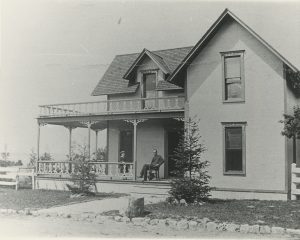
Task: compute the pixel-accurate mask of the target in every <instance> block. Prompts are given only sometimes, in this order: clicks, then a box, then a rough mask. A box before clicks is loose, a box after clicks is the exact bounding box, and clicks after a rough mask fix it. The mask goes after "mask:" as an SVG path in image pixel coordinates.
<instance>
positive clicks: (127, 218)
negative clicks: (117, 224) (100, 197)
mask: <svg viewBox="0 0 300 240" xmlns="http://www.w3.org/2000/svg"><path fill="white" fill-rule="evenodd" d="M121 221H122V222H125V223H129V222H130V218H129V217H126V216H125V217H122V219H121Z"/></svg>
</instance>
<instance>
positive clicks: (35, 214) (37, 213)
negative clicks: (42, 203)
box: [31, 210, 40, 217]
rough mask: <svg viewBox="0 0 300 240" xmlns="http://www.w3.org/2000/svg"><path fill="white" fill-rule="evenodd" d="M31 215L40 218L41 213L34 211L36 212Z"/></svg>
mask: <svg viewBox="0 0 300 240" xmlns="http://www.w3.org/2000/svg"><path fill="white" fill-rule="evenodd" d="M31 214H32V216H35V217H36V216H39V214H40V213H39V211H37V210H34V211H32V212H31Z"/></svg>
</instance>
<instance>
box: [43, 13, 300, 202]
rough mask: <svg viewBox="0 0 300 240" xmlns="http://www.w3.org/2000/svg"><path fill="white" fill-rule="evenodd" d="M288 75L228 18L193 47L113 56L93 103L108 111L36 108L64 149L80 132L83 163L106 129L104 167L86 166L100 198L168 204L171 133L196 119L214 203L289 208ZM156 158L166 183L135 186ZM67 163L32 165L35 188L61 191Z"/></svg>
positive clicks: (83, 106) (78, 106)
mask: <svg viewBox="0 0 300 240" xmlns="http://www.w3.org/2000/svg"><path fill="white" fill-rule="evenodd" d="M286 69H290V70H292V71H298V69H297V68H296V67H295V66H294V65H293V64H292V63H290V62H289V61H288V60H287V59H286V58H285V57H284V56H282V55H281V54H280V53H279V52H278V51H277V50H275V49H274V48H273V47H271V45H270V44H269V43H267V42H266V41H264V40H263V39H262V38H261V37H260V36H259V35H257V34H256V33H255V32H254V31H253V30H252V29H250V28H249V27H248V26H247V25H246V24H245V23H244V22H242V21H241V20H240V19H239V18H238V17H237V16H235V15H234V14H233V13H232V12H230V11H229V10H227V9H226V10H225V11H224V12H223V13H222V14H221V16H220V17H219V18H218V19H217V20H216V21H215V22H214V24H213V25H212V26H211V27H210V28H209V29H208V31H207V32H206V33H205V34H204V36H203V37H202V38H201V39H200V41H199V42H198V43H197V44H196V45H195V46H194V47H183V48H176V49H166V50H160V51H150V50H147V49H144V50H143V51H142V52H141V53H134V54H124V55H117V56H116V57H115V58H114V60H113V61H112V63H111V64H110V66H109V67H108V69H107V71H106V72H105V74H104V76H103V77H102V79H101V80H100V81H99V83H98V84H97V86H96V88H95V89H94V91H93V93H92V95H93V96H95V98H97V96H100V95H106V96H107V100H106V101H95V102H88V103H74V104H56V105H45V106H40V108H41V114H40V116H39V117H38V124H39V128H40V126H42V125H44V124H56V125H62V126H66V127H68V128H69V129H70V142H71V134H72V129H74V128H77V127H82V128H87V131H88V132H89V138H88V139H89V143H88V148H89V151H90V153H89V154H91V152H92V151H93V149H94V148H92V147H91V146H90V145H91V144H90V138H91V132H92V130H94V131H95V132H96V136H97V133H98V131H99V130H102V129H107V149H108V150H107V159H105V160H104V161H103V162H99V161H91V164H94V165H95V169H96V171H97V174H98V177H99V182H101V187H100V189H102V190H103V191H104V190H107V191H123V192H124V191H125V192H142V193H145V192H147V191H148V192H152V193H153V192H154V193H159V194H166V192H167V190H168V188H169V185H168V181H167V180H168V179H169V178H170V177H172V169H173V167H174V162H173V161H172V158H170V155H171V154H172V153H173V150H174V148H175V147H176V145H177V143H178V130H179V129H180V128H182V127H183V124H184V122H185V120H186V119H188V118H189V117H194V116H197V117H198V118H199V119H200V125H199V128H200V131H201V135H202V138H203V142H204V145H205V146H206V148H207V151H206V152H205V153H204V156H203V157H204V158H205V159H207V160H208V161H209V162H210V166H209V168H208V170H209V174H210V175H211V177H212V178H211V185H212V186H213V187H215V188H216V189H215V190H214V191H213V197H220V198H260V199H287V198H289V196H290V185H291V173H290V171H291V169H290V166H291V163H292V162H293V147H292V142H291V141H289V140H288V139H286V138H285V137H283V136H281V134H280V132H281V130H282V127H283V126H282V124H280V123H279V120H280V119H282V118H283V117H282V114H283V113H289V112H290V111H291V110H292V108H293V106H294V105H296V104H297V103H298V102H299V100H298V99H299V95H298V94H297V91H296V90H295V89H294V88H293V86H292V85H291V84H290V83H289V79H288V76H287V74H286ZM96 148H97V146H96ZM153 148H156V149H157V150H158V153H159V154H160V155H162V156H163V157H164V158H165V163H164V165H162V166H161V168H160V176H161V178H162V179H163V180H161V181H152V182H150V183H139V182H138V181H137V180H138V179H137V176H138V175H139V172H140V170H141V168H142V166H143V165H144V163H149V162H150V161H151V158H152V149H153ZM120 151H125V152H126V156H127V158H128V159H129V160H128V161H127V162H126V163H124V164H123V167H120V157H119V153H120ZM70 152H71V144H70ZM96 160H97V159H96ZM70 162H72V159H69V161H64V162H54V161H52V162H41V161H39V162H38V164H37V172H38V178H37V184H38V185H39V187H40V188H51V187H53V186H57V181H60V182H61V183H64V181H67V176H68V174H69V173H70V172H71V171H72V167H70V164H69V163H70ZM55 181H56V183H55V184H54V182H55ZM124 184H127V188H125V187H124V186H125V185H124ZM130 184H131V185H130ZM129 185H130V187H129ZM145 189H146V190H145ZM149 189H151V190H149Z"/></svg>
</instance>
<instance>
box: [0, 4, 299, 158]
mask: <svg viewBox="0 0 300 240" xmlns="http://www.w3.org/2000/svg"><path fill="white" fill-rule="evenodd" d="M0 4H1V5H0V7H1V18H0V23H1V31H0V34H1V38H0V40H1V42H0V44H1V45H0V46H1V48H0V54H1V56H0V57H1V58H0V71H1V72H0V73H1V75H0V77H1V78H0V152H2V151H4V148H5V145H6V146H7V150H8V152H10V153H11V160H14V161H16V160H18V159H22V160H23V161H24V162H27V161H28V156H29V153H30V150H31V149H32V148H33V149H34V150H35V151H36V145H37V144H36V142H37V121H36V117H37V116H38V113H39V112H38V105H42V104H52V103H70V102H80V101H91V100H92V101H97V100H101V99H102V97H92V96H90V94H91V92H92V90H93V88H94V87H95V86H96V84H97V83H98V81H99V80H100V78H101V76H102V75H103V73H104V72H105V70H106V68H107V67H108V65H109V63H110V62H111V61H112V59H113V57H114V56H115V55H117V54H125V53H135V52H140V51H141V50H142V49H143V48H147V49H149V50H159V49H166V48H176V47H184V46H192V45H194V44H195V43H196V42H197V41H198V40H199V39H200V38H201V36H202V35H203V34H204V33H205V31H206V30H207V29H208V28H209V27H210V25H211V24H212V23H213V22H214V21H215V20H216V19H217V18H218V16H219V15H220V14H221V13H222V11H223V10H224V9H225V8H229V9H230V10H231V11H232V12H233V13H235V14H236V15H237V16H238V17H239V18H241V19H242V20H243V21H244V22H245V23H246V24H248V25H249V26H250V27H251V28H253V29H254V30H255V31H256V32H257V33H259V34H260V35H261V36H262V37H263V38H264V39H265V40H267V41H268V42H270V43H271V45H272V46H274V47H275V49H277V50H279V52H280V53H282V54H283V55H284V56H285V57H286V58H287V59H288V60H290V61H291V62H292V63H293V64H295V65H296V66H298V67H300V64H299V63H300V61H299V56H297V55H299V52H300V0H299V1H264V2H263V1H242V0H240V1H231V2H228V1H221V2H216V1H209V2H204V1H162V0H161V1H154V0H153V1H124V0H123V1H100V0H26V1H22V0H19V1H16V0H2V1H1V0H0ZM296 53H297V54H296ZM73 135H74V136H73V140H74V141H76V142H79V143H83V142H86V141H87V130H84V129H83V130H78V129H76V130H75V131H74V134H73ZM93 140H94V138H93V137H92V141H93ZM99 142H100V146H104V145H105V142H106V140H105V132H102V133H101V134H100V136H99ZM45 151H47V152H51V153H52V154H53V155H54V156H55V158H56V159H57V160H63V159H64V158H65V155H66V154H67V153H68V130H67V129H66V128H64V127H61V126H49V125H48V126H44V127H42V130H41V152H45Z"/></svg>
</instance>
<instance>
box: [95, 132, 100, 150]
mask: <svg viewBox="0 0 300 240" xmlns="http://www.w3.org/2000/svg"><path fill="white" fill-rule="evenodd" d="M98 132H99V130H98V129H96V130H95V133H96V140H95V148H96V149H95V152H97V149H98Z"/></svg>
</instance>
